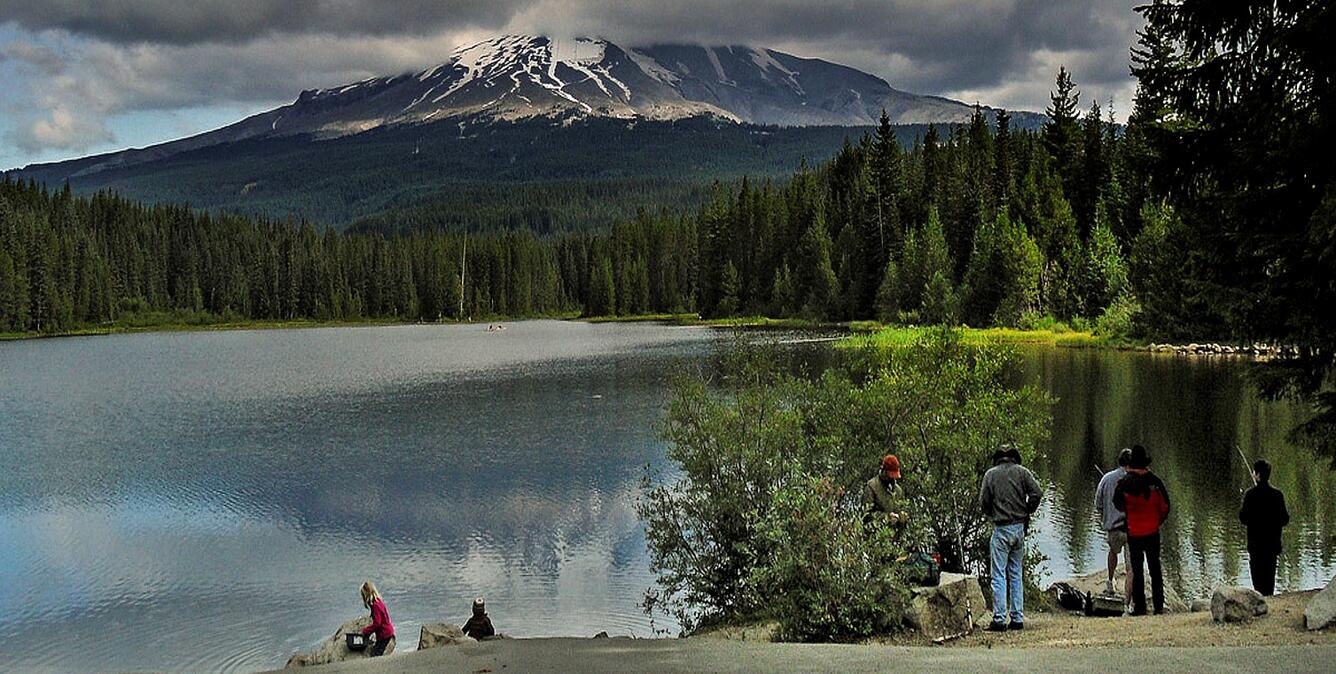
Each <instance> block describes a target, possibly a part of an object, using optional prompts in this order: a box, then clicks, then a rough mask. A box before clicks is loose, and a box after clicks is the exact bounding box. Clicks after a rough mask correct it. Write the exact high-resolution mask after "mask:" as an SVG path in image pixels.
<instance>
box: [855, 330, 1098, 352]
mask: <svg viewBox="0 0 1336 674" xmlns="http://www.w3.org/2000/svg"><path fill="white" fill-rule="evenodd" d="M860 327H863V328H865V329H867V330H868V331H865V332H860V334H853V335H850V336H849V337H847V338H846V339H844V340H841V341H840V342H839V345H841V346H845V347H857V346H876V347H881V348H897V347H903V346H908V345H910V344H912V343H914V342H915V341H916V340H918V339H919V338H920V337H921V336H922V335H924V334H925V333H926V332H927V331H928V330H930V329H931V328H929V327H921V326H887V327H882V328H880V329H877V330H871V328H870V327H868V326H860ZM962 338H963V340H964V341H965V343H975V344H978V343H984V342H990V343H995V342H1001V343H1006V344H1041V345H1045V346H1060V347H1067V348H1093V347H1102V346H1109V345H1111V344H1110V342H1109V341H1108V340H1106V339H1105V338H1103V337H1100V336H1098V335H1095V334H1093V333H1090V332H1076V331H1071V330H1053V329H1045V330H1021V329H1017V328H964V332H963V337H962Z"/></svg>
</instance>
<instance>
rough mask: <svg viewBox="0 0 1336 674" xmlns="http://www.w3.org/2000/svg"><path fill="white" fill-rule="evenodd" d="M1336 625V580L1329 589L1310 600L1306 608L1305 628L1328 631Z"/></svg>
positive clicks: (1332, 581)
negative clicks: (1328, 628)
mask: <svg viewBox="0 0 1336 674" xmlns="http://www.w3.org/2000/svg"><path fill="white" fill-rule="evenodd" d="M1334 624H1336V578H1332V579H1331V582H1329V583H1327V587H1325V588H1323V590H1322V591H1321V592H1319V593H1317V594H1315V595H1313V598H1312V599H1309V600H1308V606H1307V607H1305V608H1304V627H1307V628H1308V629H1310V630H1320V629H1326V628H1327V627H1331V626H1332V625H1334Z"/></svg>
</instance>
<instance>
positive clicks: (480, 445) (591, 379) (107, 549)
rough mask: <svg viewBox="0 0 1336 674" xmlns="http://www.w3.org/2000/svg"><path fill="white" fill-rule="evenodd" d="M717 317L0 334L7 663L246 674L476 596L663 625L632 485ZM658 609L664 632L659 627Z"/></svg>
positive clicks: (521, 616) (599, 626) (0, 512)
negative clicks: (12, 655)
mask: <svg viewBox="0 0 1336 674" xmlns="http://www.w3.org/2000/svg"><path fill="white" fill-rule="evenodd" d="M714 338H715V337H714V333H713V332H711V331H707V330H699V329H679V328H670V327H662V326H614V325H608V326H597V325H588V324H580V323H559V322H532V323H517V324H513V325H511V326H510V329H509V330H507V331H505V332H503V333H487V332H486V331H485V329H484V328H482V327H474V326H458V327H438V326H430V327H427V326H424V327H392V328H362V329H328V330H311V331H273V332H220V333H196V334H156V335H127V336H117V337H107V338H96V339H62V340H51V341H37V342H25V343H11V344H3V345H0V381H3V382H5V386H4V387H2V389H0V416H2V417H3V418H4V419H5V420H6V423H5V424H4V425H3V426H2V427H0V452H3V454H4V455H5V456H6V457H10V458H11V461H10V462H9V465H10V466H11V468H10V470H9V471H8V472H6V473H5V474H4V475H2V476H0V536H3V538H4V539H5V540H7V541H19V543H18V544H17V545H7V546H5V547H4V548H3V550H0V571H3V572H4V575H5V577H6V578H7V579H8V581H7V585H8V587H9V588H11V589H10V590H7V591H6V593H5V594H4V595H3V597H0V639H2V640H4V641H5V642H7V643H25V644H34V647H32V648H25V649H24V651H23V654H22V655H20V656H19V658H20V659H18V660H17V661H15V660H9V661H7V665H9V666H19V667H51V668H57V669H76V670H78V669H84V670H86V669H107V668H111V669H129V668H136V669H143V668H162V669H178V670H179V669H210V670H212V669H219V668H222V669H242V670H246V669H252V670H253V669H257V668H263V667H272V666H281V665H282V664H283V662H284V661H285V660H286V658H287V656H288V655H290V654H291V653H292V652H294V651H296V650H298V649H301V648H307V647H309V646H310V645H311V644H313V643H314V642H316V641H317V640H319V639H321V638H323V637H325V636H327V635H328V633H329V632H330V631H331V630H332V629H333V628H334V627H335V626H336V625H338V624H339V623H340V622H342V621H343V620H345V619H347V618H350V617H354V616H356V615H359V614H360V613H362V608H361V606H360V601H359V600H358V597H357V586H358V585H359V584H360V583H361V581H362V580H364V579H367V578H372V579H375V580H376V582H377V584H378V585H379V586H380V587H381V588H382V589H383V590H384V593H385V595H386V599H387V602H388V604H389V606H390V610H391V615H392V616H393V618H394V619H395V622H396V627H397V628H398V629H399V631H400V632H401V634H402V635H404V636H403V642H404V643H402V644H401V648H405V649H407V648H411V647H412V646H413V645H414V644H415V643H416V642H415V636H416V634H417V626H418V625H420V624H421V623H423V622H434V621H439V620H450V621H455V622H462V620H463V619H464V618H465V617H466V616H467V614H468V611H469V604H470V602H471V601H472V599H473V598H474V597H475V596H483V597H486V598H487V600H488V604H489V608H490V611H491V612H492V614H493V617H494V620H495V622H496V624H497V627H498V629H500V630H502V631H505V632H509V633H513V634H520V635H525V636H540V635H592V634H594V633H595V632H598V631H601V630H607V631H609V632H611V633H614V634H637V635H640V636H650V630H649V626H648V623H647V620H646V618H645V617H644V616H643V615H642V614H641V612H640V611H639V609H638V607H637V600H638V598H639V597H640V596H641V595H642V594H643V593H644V591H645V589H647V588H648V587H649V586H650V585H651V584H652V582H653V579H652V576H651V575H650V573H649V570H648V568H647V564H646V562H645V548H644V538H643V532H642V529H641V527H640V524H639V522H638V520H637V518H636V516H635V513H634V510H633V506H634V502H635V497H636V494H637V493H638V492H637V490H638V480H639V478H640V476H641V475H642V473H643V469H644V466H645V465H646V464H648V463H656V462H660V461H662V460H663V458H662V457H663V449H662V445H661V443H660V441H659V440H658V439H657V438H656V435H655V421H656V420H657V418H658V417H659V415H660V413H661V410H662V406H663V402H664V400H665V398H666V394H667V381H668V378H669V376H670V374H671V371H672V370H673V367H674V366H675V365H676V364H677V363H680V362H682V361H683V359H693V358H701V357H704V356H705V355H706V354H708V353H709V352H710V349H711V346H710V345H711V344H712V342H713V339H714ZM668 627H672V626H671V625H669V626H668Z"/></svg>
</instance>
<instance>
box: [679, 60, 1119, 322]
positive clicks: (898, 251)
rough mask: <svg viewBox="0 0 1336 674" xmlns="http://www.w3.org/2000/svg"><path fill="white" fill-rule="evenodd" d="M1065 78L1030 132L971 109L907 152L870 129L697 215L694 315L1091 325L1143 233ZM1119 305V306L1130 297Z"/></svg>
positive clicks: (1110, 127)
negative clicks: (781, 177) (818, 160)
mask: <svg viewBox="0 0 1336 674" xmlns="http://www.w3.org/2000/svg"><path fill="white" fill-rule="evenodd" d="M1077 100H1078V94H1077V93H1076V92H1075V91H1074V89H1073V86H1072V84H1071V80H1070V78H1069V77H1068V75H1067V74H1066V72H1065V71H1064V72H1063V73H1061V74H1060V76H1059V81H1058V91H1057V93H1056V94H1055V95H1054V99H1053V107H1052V108H1051V109H1050V110H1049V114H1050V116H1051V118H1052V119H1051V121H1050V123H1049V124H1048V125H1047V126H1045V127H1044V128H1043V130H1042V131H1041V132H1039V133H1032V132H1018V131H1015V130H1012V129H1011V128H1010V127H1009V123H1008V118H1007V115H1006V114H1005V113H1002V114H1000V115H999V120H998V124H997V126H996V128H993V127H991V126H990V125H989V124H988V123H987V121H986V119H985V117H984V116H983V114H982V113H976V114H975V116H974V119H973V121H972V122H971V123H970V124H969V125H965V126H960V127H956V128H953V129H950V130H949V131H947V132H945V133H941V132H939V131H938V130H937V129H936V128H929V129H928V132H927V133H926V134H925V135H924V136H923V137H922V138H921V139H916V140H915V142H914V143H913V145H912V147H911V148H910V149H909V150H908V151H902V150H901V146H900V144H899V143H898V142H897V139H896V137H895V133H894V130H893V129H892V128H891V127H890V125H889V124H887V123H886V120H885V118H883V120H882V124H881V127H880V128H879V129H877V130H876V132H875V133H873V134H869V135H866V136H865V137H864V138H862V139H861V140H860V141H859V142H857V143H853V142H848V141H846V143H845V145H844V147H843V149H842V150H841V151H840V152H839V153H838V154H837V155H836V156H835V157H834V159H833V160H831V161H830V162H829V163H827V164H826V165H824V166H822V167H820V168H819V169H816V170H805V171H803V172H800V173H799V174H798V175H796V176H795V177H794V178H793V179H792V180H791V181H789V182H788V183H787V184H786V185H785V186H783V187H782V188H776V187H774V186H772V185H769V184H766V185H763V186H761V187H759V188H756V187H753V186H752V185H750V184H749V183H746V182H744V183H743V185H742V187H741V189H740V190H739V191H738V192H737V193H736V194H734V195H732V196H731V198H730V199H728V200H727V201H724V200H716V201H715V202H714V203H713V204H712V205H711V206H709V207H708V208H707V209H706V210H705V212H704V213H703V214H702V215H701V217H700V230H701V233H702V237H701V265H702V269H703V272H702V274H701V288H700V293H699V296H698V299H699V306H700V308H701V309H702V311H704V312H705V313H707V314H713V315H728V314H733V313H739V312H741V313H769V314H777V315H802V316H809V317H813V318H825V319H865V318H880V319H883V320H888V321H904V322H920V321H923V322H933V323H937V322H957V321H964V322H967V323H970V324H972V325H987V324H992V323H1003V324H1009V325H1010V324H1016V323H1018V322H1024V321H1029V320H1037V319H1038V317H1041V316H1044V315H1051V316H1057V317H1060V318H1064V319H1070V318H1082V317H1092V318H1093V317H1097V316H1100V315H1101V314H1102V313H1104V311H1105V310H1106V309H1107V308H1108V307H1109V306H1110V305H1112V304H1113V303H1114V302H1115V301H1116V300H1118V299H1119V298H1123V297H1125V296H1126V295H1127V293H1128V291H1129V283H1128V271H1127V261H1126V260H1127V256H1128V254H1129V252H1130V251H1131V249H1132V244H1133V241H1134V239H1135V237H1136V235H1137V233H1138V232H1139V231H1140V230H1141V229H1142V225H1143V214H1142V213H1141V204H1140V203H1134V202H1133V201H1132V200H1130V199H1129V198H1128V197H1127V191H1126V190H1125V189H1124V188H1123V185H1124V184H1125V183H1126V182H1127V178H1126V177H1125V176H1124V175H1123V174H1124V173H1125V172H1126V171H1125V169H1124V165H1125V161H1124V157H1123V152H1122V147H1123V144H1122V141H1121V137H1120V135H1119V134H1118V133H1117V129H1116V127H1115V125H1114V124H1113V123H1112V122H1111V121H1110V120H1109V119H1107V118H1106V117H1105V116H1104V114H1103V113H1102V111H1101V110H1100V107H1099V105H1098V104H1097V103H1096V104H1093V105H1092V106H1091V108H1090V109H1089V112H1087V113H1086V114H1085V116H1084V117H1083V118H1082V117H1078V115H1077V113H1076V111H1075V108H1076V105H1077ZM1129 301H1130V300H1129Z"/></svg>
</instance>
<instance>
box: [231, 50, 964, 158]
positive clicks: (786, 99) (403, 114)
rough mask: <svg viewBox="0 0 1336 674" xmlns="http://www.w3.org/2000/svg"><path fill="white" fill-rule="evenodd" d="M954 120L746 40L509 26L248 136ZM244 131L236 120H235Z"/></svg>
mask: <svg viewBox="0 0 1336 674" xmlns="http://www.w3.org/2000/svg"><path fill="white" fill-rule="evenodd" d="M883 109H884V110H886V111H887V113H888V114H889V115H890V117H891V121H892V122H893V123H898V124H909V123H932V122H935V123H958V122H964V121H967V120H968V118H969V116H970V114H972V108H971V107H970V106H967V105H965V104H963V103H959V102H957V101H951V100H948V99H943V98H938V97H931V96H919V95H915V94H910V93H906V92H903V91H899V90H897V89H894V88H892V87H891V86H890V85H889V84H888V83H887V82H886V81H885V80H883V79H881V78H879V77H876V76H874V75H871V74H868V73H865V72H862V71H859V70H856V69H854V68H850V67H847V66H842V65H838V64H835V63H830V62H828V61H823V60H820V59H811V58H800V57H797V56H792V55H790V54H785V53H783V52H779V51H775V50H771V49H763V48H758V47H753V46H747V45H732V46H721V47H708V46H698V45H671V44H670V45H650V46H639V47H622V46H619V45H617V44H616V43H614V42H612V41H609V40H606V39H603V38H597V37H575V38H569V39H567V38H553V37H550V36H546V35H527V34H517V35H501V36H497V37H493V38H489V39H486V40H483V41H481V42H477V43H475V44H470V45H465V46H461V47H459V48H458V49H456V50H455V51H454V52H453V53H451V55H450V57H449V58H448V59H447V60H445V61H443V62H442V63H440V64H438V65H436V66H433V67H430V68H427V69H424V70H422V71H419V72H416V73H406V74H403V75H398V76H394V77H376V78H371V79H367V80H362V81H360V82H354V83H352V84H348V85H344V86H341V87H335V88H330V89H316V90H311V91H305V92H302V95H301V96H299V97H298V98H297V100H296V101H294V102H293V103H292V104H291V105H288V106H284V107H283V108H279V109H278V110H273V111H271V112H268V113H263V114H261V115H257V116H256V118H252V119H250V120H244V121H243V122H241V123H240V124H239V125H238V126H245V127H246V131H247V137H250V136H252V135H291V134H299V133H310V134H314V135H316V136H318V137H329V136H338V135H345V134H348V133H355V132H359V131H363V130H366V129H370V128H375V127H378V126H383V125H388V124H420V123H426V122H432V121H438V120H442V119H450V118H461V117H472V116H484V117H491V118H494V119H505V120H513V119H523V118H530V117H545V116H546V117H554V118H555V117H568V116H577V117H578V116H600V117H614V118H627V119H632V118H642V119H656V120H670V119H681V118H685V117H695V116H714V117H718V118H722V119H727V120H731V121H735V122H747V123H755V124H773V125H781V126H810V125H839V126H859V125H871V124H875V123H876V121H877V118H878V117H879V116H880V114H881V111H882V110H883ZM238 130H240V129H238Z"/></svg>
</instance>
